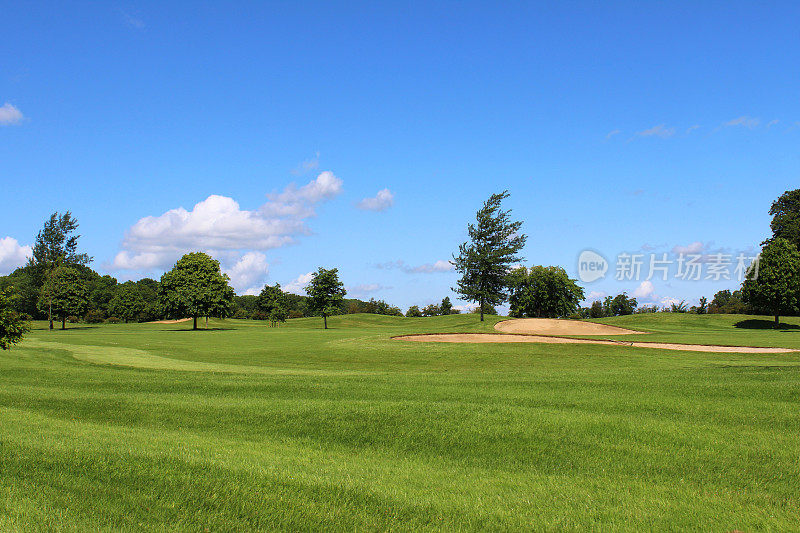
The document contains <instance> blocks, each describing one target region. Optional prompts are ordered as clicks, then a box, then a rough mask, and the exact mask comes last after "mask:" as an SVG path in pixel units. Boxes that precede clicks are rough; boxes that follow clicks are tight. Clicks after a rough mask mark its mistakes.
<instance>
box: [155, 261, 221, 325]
mask: <svg viewBox="0 0 800 533" xmlns="http://www.w3.org/2000/svg"><path fill="white" fill-rule="evenodd" d="M233 296H234V292H233V289H232V288H231V287H230V286H229V285H228V276H227V275H225V274H223V273H222V271H221V270H220V267H219V261H217V260H215V259H212V258H211V257H209V256H208V255H206V254H204V253H202V252H193V253H189V254H186V255H184V256H183V257H181V258H180V259H179V260H178V262H177V263H175V266H174V267H173V268H172V270H170V271H169V272H166V273H165V274H164V275H163V276H161V285H160V286H159V293H158V300H159V304H160V305H161V308H162V309H163V310H164V312H165V313H166V314H167V315H170V316H172V317H175V318H183V317H186V316H188V317H191V318H192V319H193V325H192V329H197V318H198V317H201V316H205V317H208V316H216V317H224V316H227V314H228V311H229V308H230V306H231V304H232V302H233Z"/></svg>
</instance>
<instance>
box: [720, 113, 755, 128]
mask: <svg viewBox="0 0 800 533" xmlns="http://www.w3.org/2000/svg"><path fill="white" fill-rule="evenodd" d="M760 123H761V120H759V119H757V118H753V117H748V116H747V115H744V116H741V117H739V118H734V119H731V120H729V121H728V122H725V123H724V124H722V125H723V126H725V127H728V128H731V127H734V126H743V127H745V128H755V127H756V126H758V125H759V124H760Z"/></svg>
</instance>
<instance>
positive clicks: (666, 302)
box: [660, 296, 681, 307]
mask: <svg viewBox="0 0 800 533" xmlns="http://www.w3.org/2000/svg"><path fill="white" fill-rule="evenodd" d="M660 303H661V305H662V306H664V307H669V306H671V305H672V304H679V303H681V300H679V299H677V298H672V297H670V296H664V297H663V298H661V302H660Z"/></svg>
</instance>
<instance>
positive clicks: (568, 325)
mask: <svg viewBox="0 0 800 533" xmlns="http://www.w3.org/2000/svg"><path fill="white" fill-rule="evenodd" d="M494 329H496V330H497V331H502V332H503V333H525V334H528V335H635V334H639V333H646V332H644V331H633V330H632V329H625V328H618V327H617V326H607V325H606V324H597V323H595V322H583V321H582V320H558V319H555V318H518V319H515V320H504V321H502V322H498V323H497V324H495V326H494Z"/></svg>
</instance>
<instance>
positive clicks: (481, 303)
mask: <svg viewBox="0 0 800 533" xmlns="http://www.w3.org/2000/svg"><path fill="white" fill-rule="evenodd" d="M480 306H481V322H483V302H480Z"/></svg>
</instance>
